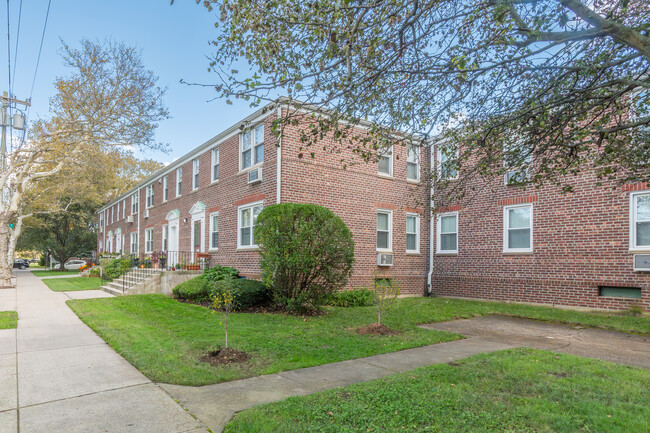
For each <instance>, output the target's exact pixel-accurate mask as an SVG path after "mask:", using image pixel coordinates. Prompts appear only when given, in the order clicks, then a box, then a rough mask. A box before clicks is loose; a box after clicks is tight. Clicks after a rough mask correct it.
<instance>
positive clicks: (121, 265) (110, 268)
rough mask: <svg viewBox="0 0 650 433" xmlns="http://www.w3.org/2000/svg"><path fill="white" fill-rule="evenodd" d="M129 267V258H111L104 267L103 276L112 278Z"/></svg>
mask: <svg viewBox="0 0 650 433" xmlns="http://www.w3.org/2000/svg"><path fill="white" fill-rule="evenodd" d="M130 268H131V259H130V258H121V259H115V260H111V261H110V262H109V263H108V264H107V265H106V268H105V269H104V276H105V277H107V278H109V279H111V280H114V279H115V278H118V277H119V276H120V275H122V274H123V273H124V272H126V271H127V270H128V269H130Z"/></svg>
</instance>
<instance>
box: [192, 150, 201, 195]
mask: <svg viewBox="0 0 650 433" xmlns="http://www.w3.org/2000/svg"><path fill="white" fill-rule="evenodd" d="M199 164H200V161H199V158H198V157H196V158H194V159H193V160H192V191H195V190H197V189H199V171H200V167H199Z"/></svg>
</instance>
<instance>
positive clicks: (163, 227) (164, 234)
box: [161, 224, 167, 251]
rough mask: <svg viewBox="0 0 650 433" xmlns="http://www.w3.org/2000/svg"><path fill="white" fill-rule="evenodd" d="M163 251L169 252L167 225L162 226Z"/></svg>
mask: <svg viewBox="0 0 650 433" xmlns="http://www.w3.org/2000/svg"><path fill="white" fill-rule="evenodd" d="M161 245H162V250H163V251H167V224H163V226H162V243H161Z"/></svg>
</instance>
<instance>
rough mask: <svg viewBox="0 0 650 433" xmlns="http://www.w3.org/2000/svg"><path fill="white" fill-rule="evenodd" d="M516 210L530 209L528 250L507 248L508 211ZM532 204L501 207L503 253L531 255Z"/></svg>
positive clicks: (532, 237)
mask: <svg viewBox="0 0 650 433" xmlns="http://www.w3.org/2000/svg"><path fill="white" fill-rule="evenodd" d="M517 208H530V248H508V219H509V217H508V210H510V209H517ZM533 226H534V224H533V204H532V203H526V204H517V205H512V206H504V207H503V252H504V253H532V252H533V247H534V245H533V239H534V236H533Z"/></svg>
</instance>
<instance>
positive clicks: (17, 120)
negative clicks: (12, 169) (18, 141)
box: [0, 91, 32, 170]
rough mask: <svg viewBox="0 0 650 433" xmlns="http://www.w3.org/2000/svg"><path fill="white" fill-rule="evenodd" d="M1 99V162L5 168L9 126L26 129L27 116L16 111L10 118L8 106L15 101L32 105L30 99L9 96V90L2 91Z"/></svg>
mask: <svg viewBox="0 0 650 433" xmlns="http://www.w3.org/2000/svg"><path fill="white" fill-rule="evenodd" d="M0 99H2V111H1V112H0V117H2V119H1V120H2V143H1V144H0V164H1V166H2V169H3V170H4V166H5V158H6V155H7V126H9V127H10V128H11V127H15V128H16V129H24V128H25V117H24V116H23V115H22V114H21V113H16V114H15V115H14V118H13V119H10V118H9V115H8V114H7V108H8V107H9V104H11V103H14V104H21V105H24V106H25V107H29V106H31V105H32V103H31V101H30V100H25V101H21V100H20V99H16V98H12V97H11V96H9V93H8V92H6V91H5V92H2V96H0Z"/></svg>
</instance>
